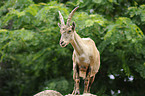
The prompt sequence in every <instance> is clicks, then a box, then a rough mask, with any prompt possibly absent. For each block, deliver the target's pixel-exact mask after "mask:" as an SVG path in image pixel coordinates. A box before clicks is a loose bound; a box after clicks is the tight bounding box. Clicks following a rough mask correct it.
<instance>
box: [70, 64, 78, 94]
mask: <svg viewBox="0 0 145 96" xmlns="http://www.w3.org/2000/svg"><path fill="white" fill-rule="evenodd" d="M73 79H74V81H75V84H74V90H73V92H72V94H75V95H76V94H80V91H79V83H80V78H79V71H78V65H76V64H74V68H73Z"/></svg>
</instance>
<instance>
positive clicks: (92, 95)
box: [65, 93, 97, 96]
mask: <svg viewBox="0 0 145 96" xmlns="http://www.w3.org/2000/svg"><path fill="white" fill-rule="evenodd" d="M65 96H97V95H94V94H91V93H84V94H83V95H72V94H68V95H65Z"/></svg>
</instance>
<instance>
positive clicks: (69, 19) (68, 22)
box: [67, 6, 79, 26]
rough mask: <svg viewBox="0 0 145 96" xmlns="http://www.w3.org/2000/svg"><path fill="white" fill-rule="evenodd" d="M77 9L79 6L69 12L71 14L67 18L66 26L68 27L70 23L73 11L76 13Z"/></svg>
mask: <svg viewBox="0 0 145 96" xmlns="http://www.w3.org/2000/svg"><path fill="white" fill-rule="evenodd" d="M78 8H79V6H77V7H76V8H75V9H73V10H72V11H71V13H70V14H69V17H68V19H67V25H68V26H69V25H70V21H71V19H72V17H73V15H74V13H75V11H76V10H77V9H78Z"/></svg>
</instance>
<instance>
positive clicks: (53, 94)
mask: <svg viewBox="0 0 145 96" xmlns="http://www.w3.org/2000/svg"><path fill="white" fill-rule="evenodd" d="M33 96H63V95H62V94H60V93H59V92H57V91H54V90H45V91H42V92H39V93H37V94H35V95H33ZM65 96H97V95H94V94H91V93H84V94H83V95H72V94H68V95H65Z"/></svg>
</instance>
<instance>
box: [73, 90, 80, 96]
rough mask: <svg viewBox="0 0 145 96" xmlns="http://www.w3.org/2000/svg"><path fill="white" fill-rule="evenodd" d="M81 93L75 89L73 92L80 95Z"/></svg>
mask: <svg viewBox="0 0 145 96" xmlns="http://www.w3.org/2000/svg"><path fill="white" fill-rule="evenodd" d="M79 94H80V91H79V90H74V91H73V92H72V95H79Z"/></svg>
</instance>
